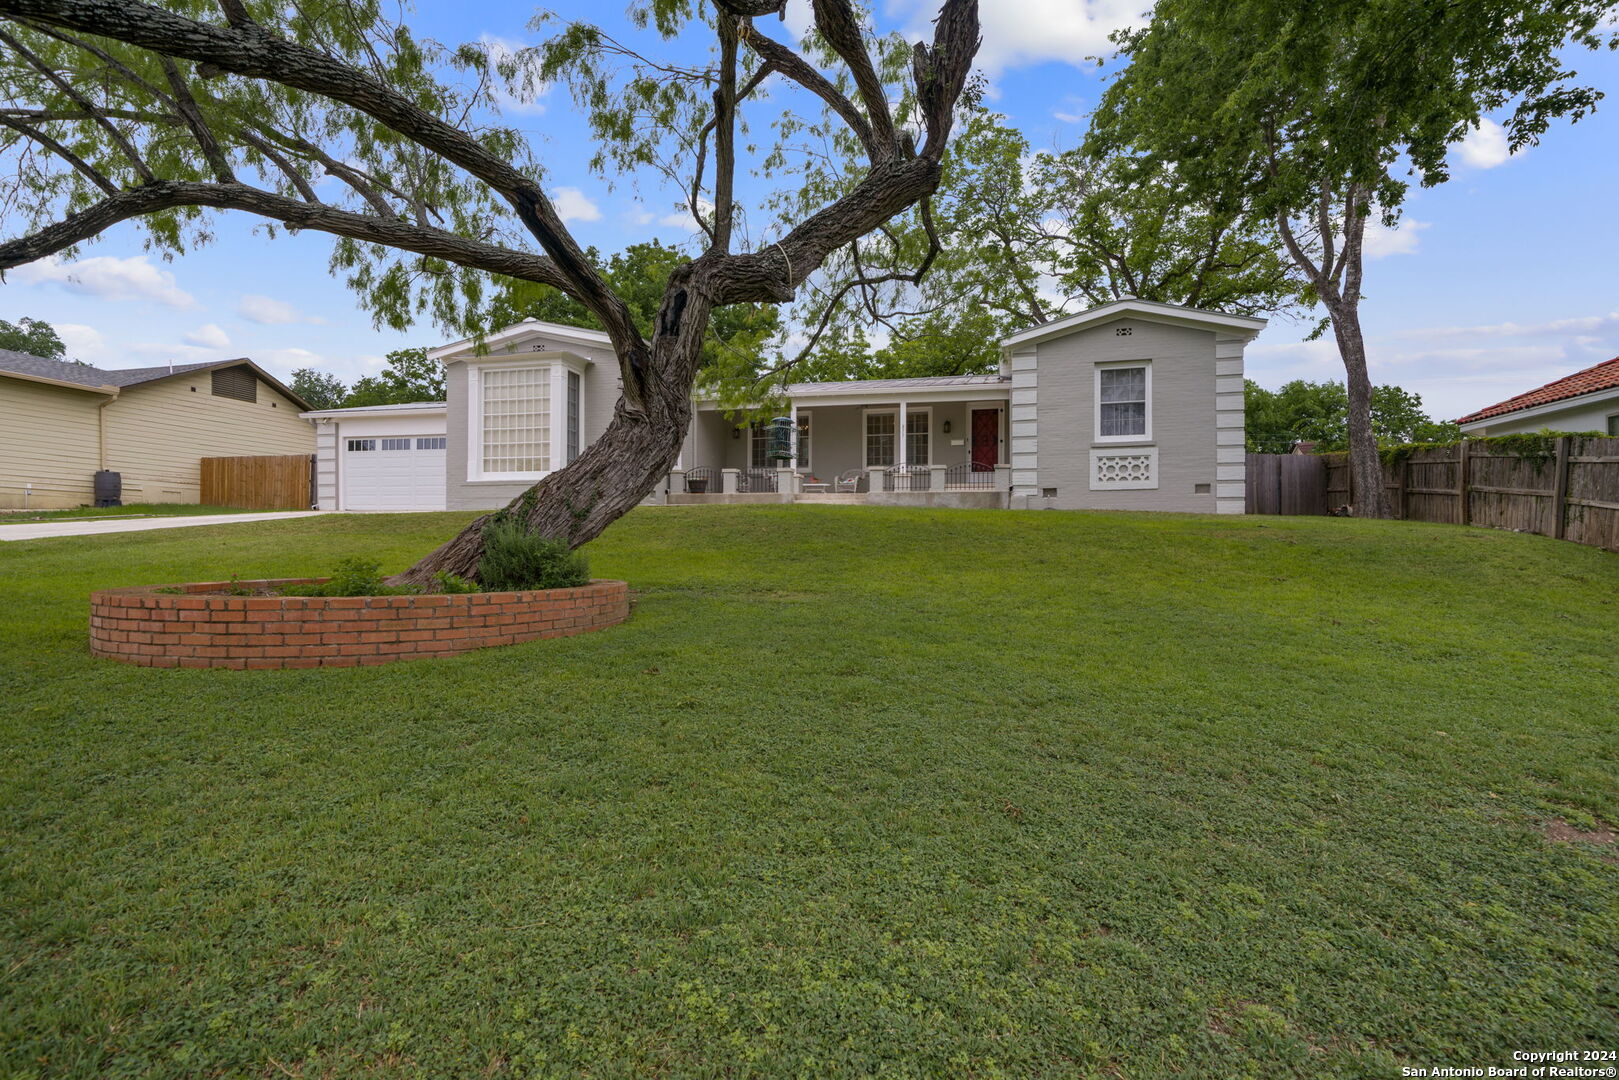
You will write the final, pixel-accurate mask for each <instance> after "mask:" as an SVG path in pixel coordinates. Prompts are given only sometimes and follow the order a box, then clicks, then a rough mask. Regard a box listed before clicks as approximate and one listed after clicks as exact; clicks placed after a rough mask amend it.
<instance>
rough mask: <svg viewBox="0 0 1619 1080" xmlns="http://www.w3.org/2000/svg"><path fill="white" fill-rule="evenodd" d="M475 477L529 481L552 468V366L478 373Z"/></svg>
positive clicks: (494, 369)
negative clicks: (476, 470) (478, 441)
mask: <svg viewBox="0 0 1619 1080" xmlns="http://www.w3.org/2000/svg"><path fill="white" fill-rule="evenodd" d="M479 375H480V378H479V380H478V381H479V394H478V399H477V400H478V405H479V416H478V420H479V425H478V427H479V431H480V433H481V439H480V445H479V446H478V463H479V466H480V467H479V469H478V472H479V476H480V478H481V479H485V480H503V479H528V478H530V477H533V476H536V475H538V474H540V473H544V472H547V471H549V470H550V468H551V432H552V417H551V365H549V364H540V365H537V366H532V367H488V368H484V369H483V370H482V371H480V372H479Z"/></svg>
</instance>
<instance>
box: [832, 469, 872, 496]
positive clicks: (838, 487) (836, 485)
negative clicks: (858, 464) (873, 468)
mask: <svg viewBox="0 0 1619 1080" xmlns="http://www.w3.org/2000/svg"><path fill="white" fill-rule="evenodd" d="M865 482H866V470H865V469H846V470H844V471H843V472H841V473H839V474H838V478H837V479H836V480H834V481H832V490H833V491H834V492H836V493H838V494H846V495H853V494H854V493H856V492H858V491H859V490H860V486H861V485H862V484H864V483H865Z"/></svg>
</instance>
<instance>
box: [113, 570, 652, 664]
mask: <svg viewBox="0 0 1619 1080" xmlns="http://www.w3.org/2000/svg"><path fill="white" fill-rule="evenodd" d="M320 580H323V579H321V578H286V579H281V580H276V581H242V582H237V583H235V584H237V585H242V586H246V587H249V588H261V587H275V586H278V585H293V584H306V583H309V582H314V581H320ZM230 584H231V583H228V582H215V583H212V584H197V585H178V586H175V585H168V586H158V585H152V586H145V587H140V588H130V589H104V590H102V591H100V592H97V593H92V594H91V596H90V651H91V652H92V653H94V654H95V655H96V656H105V657H108V658H109V659H113V660H122V661H123V662H124V663H126V664H141V665H144V666H146V667H226V668H308V667H354V666H356V665H360V664H386V663H390V662H392V661H394V660H410V659H414V658H416V657H420V656H454V655H456V654H457V653H464V652H469V651H471V650H473V649H481V648H484V647H486V646H489V645H510V644H512V643H513V642H517V641H532V640H533V639H535V638H547V637H566V636H568V635H570V634H584V633H588V632H589V631H591V630H600V629H603V628H604V627H608V626H615V625H617V624H618V623H621V622H623V621H624V619H625V617H626V616H628V615H629V610H630V600H629V586H627V585H625V584H624V582H622V581H592V582H591V583H590V584H589V585H584V586H581V587H579V588H577V589H547V590H540V591H536V592H505V593H457V594H453V595H429V596H217V595H216V596H207V595H196V594H199V593H209V592H217V591H218V590H221V589H224V588H227V587H229V585H230ZM159 588H167V589H174V588H179V589H184V590H185V593H184V594H181V593H173V592H158V591H157V590H158V589H159Z"/></svg>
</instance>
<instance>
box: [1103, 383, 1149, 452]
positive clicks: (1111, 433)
mask: <svg viewBox="0 0 1619 1080" xmlns="http://www.w3.org/2000/svg"><path fill="white" fill-rule="evenodd" d="M1097 375H1098V384H1097V385H1098V387H1099V389H1100V392H1101V405H1100V408H1099V412H1098V415H1099V417H1100V419H1101V430H1100V431H1098V432H1097V434H1098V435H1101V436H1103V437H1104V438H1107V437H1115V438H1116V437H1118V436H1121V435H1145V434H1146V433H1147V369H1146V368H1144V367H1128V368H1103V369H1102V370H1101V371H1099V372H1097Z"/></svg>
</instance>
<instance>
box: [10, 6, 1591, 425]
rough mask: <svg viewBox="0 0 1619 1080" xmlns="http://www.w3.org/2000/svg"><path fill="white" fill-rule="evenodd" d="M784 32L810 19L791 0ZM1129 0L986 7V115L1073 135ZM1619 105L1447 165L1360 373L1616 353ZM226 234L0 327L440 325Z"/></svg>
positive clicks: (602, 239)
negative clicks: (398, 317) (1532, 139)
mask: <svg viewBox="0 0 1619 1080" xmlns="http://www.w3.org/2000/svg"><path fill="white" fill-rule="evenodd" d="M879 3H880V7H879V11H880V17H881V21H882V24H883V26H884V28H885V29H899V30H902V31H909V34H910V36H911V37H912V38H915V37H917V36H920V35H922V34H923V33H924V32H925V28H926V20H927V17H928V13H927V11H926V8H927V6H928V0H879ZM794 5H795V6H794V8H793V9H792V10H791V12H790V16H789V23H790V27H791V25H793V24H801V23H802V20H803V19H804V14H803V12H804V9H805V7H806V6H807V5H806V4H805V2H804V0H794ZM1138 6H1139V4H1138V3H1137V2H1134V0H1125V2H1120V0H1088V2H1080V0H996V2H994V3H985V4H984V5H983V8H984V20H985V46H984V50H983V53H982V54H981V56H980V61H981V65H982V67H983V69H984V70H985V73H986V74H987V75H988V76H989V78H990V85H991V88H992V96H993V99H994V105H995V107H996V108H998V109H999V110H1000V111H1002V112H1004V113H1005V114H1006V115H1007V116H1008V117H1010V118H1011V120H1012V122H1013V123H1014V124H1015V125H1017V126H1018V127H1020V128H1021V129H1022V130H1023V131H1024V132H1025V134H1026V135H1027V136H1028V137H1029V140H1030V142H1031V143H1032V144H1033V145H1034V146H1035V147H1037V148H1059V149H1060V148H1065V147H1068V146H1072V145H1074V144H1075V143H1076V142H1077V141H1078V140H1079V138H1080V136H1081V134H1082V133H1083V130H1084V123H1085V113H1086V111H1087V110H1088V109H1089V108H1090V107H1091V106H1092V105H1093V104H1094V103H1095V102H1096V100H1097V98H1098V96H1099V95H1100V92H1101V90H1102V87H1103V83H1102V82H1101V81H1100V79H1099V77H1098V73H1097V71H1096V69H1095V67H1094V66H1093V65H1089V64H1087V63H1085V57H1086V56H1090V55H1096V54H1098V53H1100V52H1103V51H1105V50H1106V48H1107V43H1106V33H1107V31H1108V30H1109V29H1111V28H1112V27H1114V26H1117V25H1120V24H1122V23H1124V22H1126V21H1129V20H1130V19H1131V17H1132V14H1133V13H1134V12H1135V11H1136V10H1137V8H1138ZM555 9H556V10H557V11H558V12H559V13H560V14H561V15H563V16H564V17H576V18H595V19H602V18H606V19H607V23H606V25H607V26H608V27H609V28H610V29H613V30H615V31H616V32H621V33H626V32H627V30H626V28H625V24H624V22H623V20H622V19H620V18H618V17H617V9H616V8H613V7H604V6H602V5H595V4H583V3H561V2H559V3H556V4H555ZM529 13H530V9H527V8H524V7H522V6H520V5H515V4H500V3H494V2H490V0H465V2H460V3H456V4H453V5H451V4H446V3H442V2H441V0H432V2H429V3H424V4H422V5H420V6H419V7H418V9H417V11H416V14H415V15H414V16H413V17H412V19H411V21H412V24H413V26H415V27H417V28H418V32H419V33H422V34H424V35H426V36H431V37H435V38H437V39H439V40H441V41H445V42H447V43H454V42H459V41H463V40H469V39H477V38H496V39H500V40H504V41H512V42H516V41H526V40H532V39H533V37H534V35H532V34H531V33H530V32H529V31H528V30H527V29H526V28H525V23H526V22H527V19H528V16H529ZM1571 62H1572V64H1573V66H1575V67H1576V68H1577V69H1578V70H1579V71H1580V72H1581V73H1582V75H1583V76H1584V77H1585V78H1586V79H1587V80H1588V81H1590V82H1592V83H1593V84H1595V85H1596V86H1598V87H1600V88H1602V89H1605V90H1607V91H1608V92H1609V93H1610V94H1613V95H1614V96H1613V98H1612V99H1611V100H1610V101H1609V102H1608V103H1606V107H1605V108H1603V109H1599V111H1598V112H1597V113H1596V115H1595V116H1593V117H1590V118H1588V119H1586V120H1584V121H1582V122H1581V123H1579V124H1577V125H1573V126H1570V125H1568V124H1566V123H1565V124H1560V125H1557V126H1555V127H1554V128H1553V129H1552V131H1551V132H1550V133H1549V134H1548V136H1547V137H1546V139H1545V140H1544V142H1543V143H1542V145H1540V146H1537V147H1533V148H1530V149H1528V150H1527V151H1525V152H1523V153H1520V154H1517V155H1513V156H1511V157H1508V156H1506V154H1505V152H1504V146H1503V145H1501V143H1500V140H1498V139H1492V138H1491V134H1492V133H1491V132H1488V131H1486V132H1484V133H1482V134H1481V136H1480V137H1479V138H1478V139H1476V140H1474V141H1472V142H1470V143H1469V144H1468V145H1466V146H1464V147H1460V148H1458V150H1457V151H1456V153H1455V154H1454V155H1453V160H1454V164H1455V168H1454V171H1453V177H1452V180H1451V182H1450V183H1448V184H1446V185H1444V186H1442V187H1439V188H1435V189H1430V190H1417V191H1414V192H1413V194H1412V196H1411V198H1410V199H1409V201H1408V203H1407V207H1406V212H1405V219H1404V222H1403V224H1402V226H1401V228H1400V229H1399V230H1397V231H1396V232H1394V233H1392V234H1384V233H1382V232H1381V231H1380V232H1379V234H1378V235H1377V236H1375V237H1373V241H1372V244H1371V247H1370V250H1371V251H1373V252H1374V253H1375V255H1376V257H1375V258H1373V259H1372V260H1371V261H1370V262H1369V264H1368V268H1367V278H1366V294H1367V298H1366V300H1365V302H1364V304H1363V308H1362V319H1363V323H1364V325H1365V328H1366V332H1367V337H1368V345H1369V355H1370V361H1371V366H1372V375H1373V378H1374V380H1376V381H1378V382H1394V383H1398V384H1399V385H1401V386H1404V387H1406V388H1407V389H1409V390H1414V391H1416V392H1418V393H1420V394H1421V395H1422V397H1423V399H1424V402H1425V403H1426V404H1427V405H1428V406H1429V408H1430V411H1431V412H1432V413H1433V414H1434V415H1436V416H1446V417H1454V416H1456V415H1459V414H1461V413H1463V412H1467V411H1470V410H1472V409H1474V408H1478V407H1480V406H1483V405H1486V404H1489V403H1491V402H1494V401H1497V400H1499V399H1501V398H1504V397H1507V396H1510V395H1511V394H1514V393H1517V392H1519V391H1521V390H1525V389H1528V388H1530V387H1532V386H1536V385H1539V384H1540V383H1543V382H1546V381H1548V380H1550V379H1552V378H1555V377H1557V376H1559V375H1562V374H1566V373H1568V372H1570V371H1573V370H1576V369H1578V368H1581V367H1586V366H1589V365H1590V364H1593V363H1596V362H1597V361H1599V360H1603V359H1606V358H1608V357H1611V356H1614V355H1619V260H1616V259H1615V257H1614V255H1613V252H1614V251H1616V250H1619V214H1616V212H1615V205H1616V201H1615V198H1614V194H1615V190H1616V186H1619V185H1616V181H1615V177H1616V175H1619V56H1616V55H1614V54H1611V53H1605V54H1587V53H1581V54H1578V55H1575V56H1573V57H1572V58H1571ZM508 119H509V120H510V122H513V123H515V124H516V125H517V126H520V127H522V128H524V129H525V130H527V131H529V132H530V133H531V134H532V136H533V137H534V138H535V140H536V142H537V145H538V147H539V154H540V156H541V157H542V159H543V160H544V161H545V163H546V166H547V169H548V172H549V178H550V184H551V189H552V191H553V192H554V193H557V194H558V202H559V206H560V208H561V209H562V211H563V213H564V214H565V216H568V217H570V218H571V219H572V220H571V225H572V227H573V228H574V229H575V231H576V233H577V235H578V236H579V238H580V240H581V241H582V242H583V243H586V244H593V245H595V246H597V247H598V248H600V249H601V250H603V251H604V252H606V251H614V250H617V249H619V248H622V247H623V246H625V245H626V244H629V243H632V242H635V241H638V240H645V239H648V238H649V237H651V236H654V235H655V236H659V237H661V238H662V239H664V240H665V241H666V242H669V241H675V240H681V239H684V238H685V237H687V236H689V228H688V226H687V225H686V224H685V223H684V220H683V216H682V214H681V212H680V211H679V196H678V195H677V194H676V193H675V192H673V191H672V190H666V189H661V188H659V187H658V186H656V185H655V184H652V183H650V182H648V181H646V180H645V179H644V178H642V180H641V181H640V182H639V183H637V182H634V181H633V178H632V181H631V182H619V183H617V184H614V185H612V186H611V187H610V186H609V185H607V184H606V183H604V181H603V180H602V179H601V178H599V177H596V176H593V175H592V174H591V173H590V172H589V170H588V169H587V168H586V162H587V160H588V158H589V157H590V155H591V152H592V147H591V145H590V141H589V138H588V135H587V133H586V131H585V129H584V125H583V124H582V122H581V121H580V118H579V116H578V114H577V113H575V112H574V110H573V108H572V106H571V103H570V102H569V101H568V99H567V94H566V91H565V90H564V89H562V88H553V89H551V90H550V91H549V92H547V93H546V94H544V95H543V96H542V97H541V98H539V99H538V100H537V101H536V102H534V103H532V104H529V105H525V106H523V107H522V108H521V109H520V110H518V111H517V112H515V113H513V114H510V116H509V117H508ZM216 236H217V238H216V240H215V242H214V243H213V244H212V245H210V246H208V247H204V248H201V249H199V250H196V251H194V252H191V253H188V254H187V255H185V256H183V257H181V258H178V259H175V260H173V261H172V262H167V263H165V262H163V261H162V260H161V259H160V258H158V257H157V256H155V255H152V254H150V253H148V252H146V251H145V250H144V249H143V245H142V242H141V236H140V233H139V231H138V230H137V229H136V228H135V227H134V226H133V225H130V224H125V225H122V226H119V227H118V228H116V229H114V230H113V231H111V232H109V233H108V234H107V235H106V236H105V237H104V238H103V239H102V240H101V241H100V242H99V243H96V244H93V245H89V246H87V247H86V248H85V249H84V251H83V252H82V254H81V256H80V259H79V262H78V263H77V264H64V263H60V262H47V263H41V264H35V265H34V266H31V267H24V268H19V269H18V270H15V271H12V273H11V274H10V275H9V276H8V281H7V283H6V285H5V286H4V288H3V290H0V317H3V318H10V319H15V318H16V317H18V316H21V315H30V316H33V317H36V318H43V319H45V320H46V321H48V322H50V323H52V324H54V325H55V326H57V328H58V329H59V330H60V331H61V332H62V334H63V336H64V338H66V339H67V340H68V342H69V345H70V353H71V354H72V355H74V356H76V357H78V358H79V359H83V360H86V361H89V362H91V363H95V364H98V365H101V366H105V367H134V366H145V365H150V364H161V363H166V362H168V361H170V360H173V361H175V362H180V363H186V362H194V361H198V360H211V359H218V358H223V357H232V356H250V357H253V358H254V359H255V360H257V361H259V362H260V363H261V364H263V365H264V366H266V367H267V368H269V369H270V370H272V371H274V372H276V373H278V374H282V375H286V374H289V373H290V372H291V371H292V369H294V368H297V367H317V368H320V369H323V370H326V371H330V372H332V373H334V374H336V375H338V376H340V377H342V378H343V379H345V380H352V379H354V378H355V377H357V376H359V375H361V374H365V373H367V372H369V371H374V370H376V369H377V368H378V367H380V366H381V363H382V357H383V355H384V354H385V353H386V352H387V351H388V350H390V349H395V348H399V347H402V346H405V345H435V344H439V343H441V341H442V340H443V335H442V334H441V333H440V332H439V331H438V330H437V329H436V328H434V327H433V326H432V325H430V324H428V323H425V322H424V323H422V324H420V325H418V326H416V327H415V328H414V329H413V330H412V331H411V332H409V333H405V334H398V333H394V332H392V331H378V330H376V329H374V328H373V327H372V326H371V324H370V320H369V318H368V317H367V316H365V315H364V314H363V313H360V312H359V311H357V310H356V308H355V305H354V303H353V301H352V298H351V297H350V296H349V294H348V293H347V292H346V290H345V289H344V287H343V285H342V284H341V282H339V281H337V280H335V279H333V278H331V277H329V276H328V275H327V274H326V259H327V253H328V244H329V242H328V240H327V239H326V238H324V237H321V236H317V235H314V234H305V235H302V236H287V235H284V234H283V235H278V236H277V237H276V238H275V239H274V240H270V239H268V238H266V237H264V236H263V235H261V234H260V233H258V232H256V231H255V229H254V227H253V223H252V222H251V221H248V220H246V219H243V218H239V217H235V218H233V217H224V218H220V219H219V220H218V222H217V226H216ZM1304 331H1305V327H1304V326H1302V325H1297V324H1289V323H1286V322H1283V321H1274V322H1273V323H1272V325H1271V326H1270V328H1269V329H1267V330H1266V331H1265V333H1264V334H1262V335H1261V336H1260V338H1259V339H1258V341H1257V342H1255V344H1254V345H1253V346H1251V347H1250V350H1249V354H1248V355H1249V374H1250V376H1251V377H1253V378H1255V379H1257V380H1258V381H1259V382H1260V383H1262V384H1264V385H1267V386H1275V385H1278V384H1279V383H1281V382H1283V381H1286V380H1287V379H1291V378H1299V377H1303V378H1310V379H1324V378H1334V377H1341V367H1340V365H1339V362H1338V358H1337V355H1336V352H1335V350H1334V348H1333V346H1332V344H1331V341H1330V336H1329V339H1327V340H1322V341H1318V342H1313V343H1312V342H1304V341H1303V340H1302V338H1303V335H1304Z"/></svg>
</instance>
